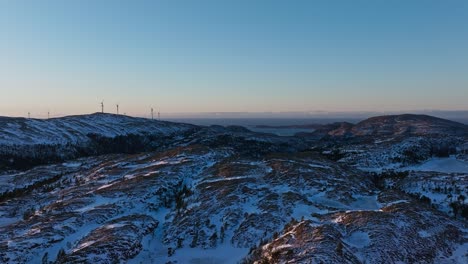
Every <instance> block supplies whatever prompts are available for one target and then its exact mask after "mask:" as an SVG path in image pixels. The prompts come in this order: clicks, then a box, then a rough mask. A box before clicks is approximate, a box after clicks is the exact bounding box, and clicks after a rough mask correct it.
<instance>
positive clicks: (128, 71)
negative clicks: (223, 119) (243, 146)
mask: <svg viewBox="0 0 468 264" xmlns="http://www.w3.org/2000/svg"><path fill="white" fill-rule="evenodd" d="M0 58H1V59H0V115H23V116H24V115H26V113H27V112H28V111H30V112H31V113H33V115H40V114H42V115H44V114H45V113H47V110H50V111H51V112H53V113H60V114H74V113H89V112H95V111H98V110H99V102H100V100H101V99H104V100H105V103H106V105H107V109H108V110H109V111H111V110H112V111H114V108H115V107H114V106H113V105H114V104H115V103H117V102H118V103H120V104H121V109H122V112H127V113H129V114H135V115H137V114H143V113H147V112H148V109H149V108H150V107H151V106H153V107H154V108H157V109H161V111H162V112H237V111H250V112H257V111H260V112H263V111H313V110H325V111H368V110H369V111H370V110H373V111H391V110H418V109H442V110H444V109H445V110H453V109H460V110H461V109H463V110H468V1H464V0H447V1H442V0H439V1H430V0H425V1H416V0H414V1H410V0H387V1H384V0H368V1H360V0H353V1H349V0H343V1H337V0H336V1H335V0H326V1H272V0H271V1H262V0H257V1H252V0H230V1H228V0H226V1H222V0H212V1H204V0H199V1H195V0H193V1H191V0H186V1H177V0H168V1H157V0H154V1H138V0H133V1H130V0H128V1H118V0H115V1H111V0H109V1H105V0H89V1H84V0H82V1H80V0H76V1H59V0H57V1H47V0H43V1H35V0H31V1H23V0H15V1H7V0H5V1H1V2H0Z"/></svg>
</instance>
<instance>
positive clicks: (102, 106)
mask: <svg viewBox="0 0 468 264" xmlns="http://www.w3.org/2000/svg"><path fill="white" fill-rule="evenodd" d="M101 112H102V113H104V100H102V102H101Z"/></svg>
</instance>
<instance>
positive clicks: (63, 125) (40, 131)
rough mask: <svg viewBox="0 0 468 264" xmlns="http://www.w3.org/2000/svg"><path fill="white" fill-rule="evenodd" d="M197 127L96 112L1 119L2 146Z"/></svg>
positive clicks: (66, 141)
mask: <svg viewBox="0 0 468 264" xmlns="http://www.w3.org/2000/svg"><path fill="white" fill-rule="evenodd" d="M193 127H194V126H191V125H187V124H180V123H171V122H161V121H156V120H149V119H144V118H135V117H129V116H124V115H114V114H102V113H95V114H91V115H80V116H67V117H61V118H52V119H26V118H8V117H2V118H0V146H11V145H38V144H43V145H65V144H76V143H84V142H86V141H88V140H89V137H88V135H89V134H96V135H100V136H102V137H110V138H113V137H116V136H122V135H128V134H135V135H145V134H154V135H161V136H167V135H170V134H173V133H175V132H180V131H184V130H187V129H190V128H193Z"/></svg>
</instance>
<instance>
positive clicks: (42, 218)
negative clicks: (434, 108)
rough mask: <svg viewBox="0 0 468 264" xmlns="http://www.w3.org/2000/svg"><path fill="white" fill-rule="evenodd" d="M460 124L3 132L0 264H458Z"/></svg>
mask: <svg viewBox="0 0 468 264" xmlns="http://www.w3.org/2000/svg"><path fill="white" fill-rule="evenodd" d="M466 131H467V130H466V126H465V125H462V124H459V123H456V122H452V121H448V120H442V119H437V118H433V117H428V116H415V115H402V116H387V117H376V118H371V119H368V120H365V121H362V122H360V123H358V124H356V125H354V124H349V123H343V124H339V125H336V124H334V125H329V126H324V127H323V128H320V129H317V130H316V132H313V133H310V134H302V135H298V136H294V137H280V136H275V135H271V134H261V133H254V132H251V131H249V130H247V129H245V128H242V127H221V126H212V127H201V126H194V125H187V124H178V123H170V122H160V121H153V120H147V119H140V118H131V117H126V116H117V115H108V114H94V115H88V116H75V117H66V118H60V119H53V120H26V119H12V118H3V119H2V120H1V122H0V150H1V153H2V161H1V164H2V167H1V170H0V262H2V263H91V262H94V263H467V262H468V256H467V254H468V229H467V228H468V221H467V218H468V210H467V206H466V203H467V201H466V197H467V192H468V188H467V187H468V168H467V167H466V165H467V160H466V158H465V157H466V153H465V152H464V149H463V148H462V147H461V146H463V145H464V144H466V143H467V142H468V140H467V139H468V134H467V133H466Z"/></svg>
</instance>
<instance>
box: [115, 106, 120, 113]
mask: <svg viewBox="0 0 468 264" xmlns="http://www.w3.org/2000/svg"><path fill="white" fill-rule="evenodd" d="M115 106H116V107H117V114H119V104H116V105H115Z"/></svg>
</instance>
